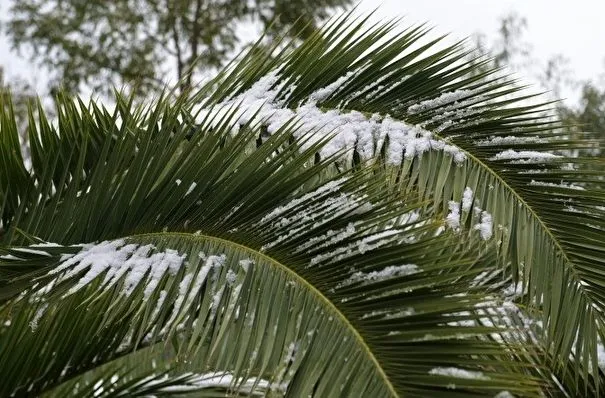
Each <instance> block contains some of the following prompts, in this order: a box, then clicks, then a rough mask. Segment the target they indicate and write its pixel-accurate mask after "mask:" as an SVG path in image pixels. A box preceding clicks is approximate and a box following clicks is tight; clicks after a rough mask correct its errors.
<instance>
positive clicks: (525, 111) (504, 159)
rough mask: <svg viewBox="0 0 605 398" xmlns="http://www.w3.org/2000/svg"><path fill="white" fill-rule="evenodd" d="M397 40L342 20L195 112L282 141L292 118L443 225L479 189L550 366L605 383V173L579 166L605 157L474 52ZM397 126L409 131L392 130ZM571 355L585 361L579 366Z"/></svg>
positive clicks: (245, 73) (244, 67)
mask: <svg viewBox="0 0 605 398" xmlns="http://www.w3.org/2000/svg"><path fill="white" fill-rule="evenodd" d="M392 30H393V26H392V25H384V26H377V27H374V28H369V29H368V28H365V24H364V21H362V22H360V23H357V22H355V21H353V22H351V20H350V19H349V18H344V19H337V20H335V21H334V22H333V24H332V25H331V26H329V27H328V28H327V30H326V31H325V32H322V33H318V34H316V35H315V37H313V38H312V39H310V40H309V41H308V42H306V43H305V44H303V45H302V46H300V47H298V48H297V49H296V50H294V51H292V52H290V53H286V54H279V55H277V56H275V57H273V58H268V59H259V60H254V61H251V60H248V59H246V60H244V61H243V62H242V63H240V64H238V65H236V66H234V67H233V70H234V71H237V73H233V74H231V75H227V76H221V78H220V84H217V86H218V89H217V90H216V91H215V92H213V93H212V94H208V92H207V91H206V90H204V91H203V92H202V93H201V94H200V96H199V98H196V99H195V101H200V100H202V101H205V102H203V106H202V108H206V109H207V108H209V107H211V106H213V107H218V108H221V107H225V106H228V105H231V104H236V103H241V104H243V106H244V107H247V109H245V111H246V112H247V114H246V113H243V112H242V117H241V120H249V118H250V114H251V113H253V112H254V111H255V110H258V111H259V114H260V115H262V116H263V117H264V118H265V120H267V122H266V123H267V125H268V126H269V129H270V130H271V128H276V127H278V126H279V125H280V123H281V121H282V120H283V116H284V115H287V114H288V110H289V112H290V114H292V115H293V116H298V117H299V118H301V119H302V120H303V122H304V123H306V125H307V126H311V127H314V128H318V129H320V130H321V131H320V132H323V133H324V134H326V133H331V134H335V135H336V138H335V139H334V140H333V143H335V144H334V145H335V146H336V147H337V148H338V149H342V150H345V151H346V152H348V157H347V159H348V161H347V164H343V166H344V167H348V166H350V165H351V164H355V163H356V159H359V158H371V157H373V156H376V155H378V154H386V155H385V156H386V163H390V164H391V166H390V167H395V168H398V169H399V176H400V177H399V178H397V179H394V180H393V181H394V182H395V183H396V184H395V186H396V189H397V190H399V191H400V192H417V193H419V194H420V195H421V196H422V197H426V198H430V199H431V200H432V203H433V205H434V206H435V209H436V210H437V211H443V212H447V211H448V202H449V201H450V200H452V199H453V200H455V201H459V200H461V199H462V196H463V191H465V189H466V188H470V190H471V191H472V199H473V204H474V206H475V207H477V208H480V209H483V210H485V211H487V212H488V213H489V214H491V216H492V220H493V226H494V230H493V234H494V240H495V241H496V242H497V243H498V244H499V245H500V249H501V253H502V255H503V265H504V266H505V267H506V268H507V269H508V272H510V275H512V276H513V277H514V278H515V280H521V281H522V282H523V284H524V286H525V292H526V294H525V297H524V302H525V303H526V304H528V305H531V306H533V307H535V308H538V309H540V313H541V315H540V317H541V318H542V321H543V322H544V325H545V328H544V334H545V340H544V342H545V344H546V350H547V351H548V352H549V353H550V354H549V356H550V355H553V356H554V359H553V362H551V363H549V364H548V366H550V367H551V368H552V369H556V372H559V371H561V370H562V369H566V368H568V365H570V364H571V365H572V367H573V368H574V373H576V375H580V376H581V377H583V378H585V379H587V380H588V379H592V376H591V374H599V373H601V372H602V370H600V369H599V368H598V365H597V363H598V358H597V344H598V342H599V341H601V342H602V341H603V337H604V336H605V323H604V322H605V296H604V295H603V292H604V291H605V279H604V276H605V273H604V271H603V270H604V269H605V263H604V258H605V257H603V253H604V251H605V246H604V245H603V242H605V240H604V239H603V236H604V235H603V234H604V231H605V224H604V222H603V219H604V218H603V216H605V213H604V211H605V210H604V208H603V203H605V192H603V191H602V190H600V189H599V188H598V186H599V184H600V181H601V180H602V172H600V171H599V170H600V166H601V165H602V163H603V160H602V159H599V158H581V157H569V156H568V155H567V154H569V153H572V152H573V149H574V148H594V146H595V145H602V143H600V142H595V141H594V140H593V139H585V140H582V139H574V140H572V139H569V137H567V136H565V135H564V133H563V132H561V131H560V130H559V129H558V125H557V122H556V121H552V119H551V118H550V117H548V114H547V108H546V105H547V104H545V105H539V104H538V105H527V104H526V103H525V102H524V101H526V100H529V99H531V96H529V95H525V94H523V93H521V92H520V90H521V88H520V87H516V86H515V85H514V83H513V82H512V81H511V80H510V79H508V78H506V77H504V78H502V77H497V75H498V73H497V72H498V71H495V70H490V71H488V72H484V73H480V74H473V73H470V72H472V65H474V64H473V63H471V62H469V61H465V56H466V55H467V53H466V52H465V51H464V49H463V47H461V46H459V45H457V46H453V47H449V48H447V47H446V48H444V49H442V50H437V51H435V50H434V47H435V46H434V44H435V42H428V44H426V45H423V44H422V39H423V38H424V33H425V32H424V31H423V30H422V28H412V29H409V30H407V31H405V32H403V33H402V34H398V35H391V32H392ZM261 65H262V66H263V67H260V66H261ZM491 76H496V77H491ZM263 79H264V81H263ZM259 81H262V82H263V83H262V84H259V83H258V82H259ZM204 99H205V100H204ZM358 112H359V113H358ZM317 115H321V117H319V118H318V119H317ZM314 118H316V119H314ZM389 118H392V119H395V120H396V121H398V122H401V124H400V125H398V126H397V127H396V128H395V129H391V130H389V128H390V126H389V124H391V121H392V119H389ZM332 121H335V122H333V123H332ZM304 123H303V125H304ZM322 124H325V125H326V126H325V127H324V126H323V125H322ZM385 125H386V126H385ZM322 128H323V129H322ZM414 128H416V130H413V129H414ZM393 130H394V131H393ZM320 135H321V134H320ZM402 142H403V144H402ZM328 148H330V146H328ZM325 152H327V153H329V151H325ZM591 165H592V166H591ZM597 166H598V167H597ZM464 216H465V215H464V214H463V217H464ZM469 226H470V227H471V231H472V230H473V228H472V227H473V225H472V224H470V225H469ZM474 233H477V232H474ZM573 330H577V331H578V336H581V338H580V339H576V335H575V334H574V333H570V331H573ZM573 353H575V354H573ZM572 355H578V356H579V357H580V358H583V359H582V360H573V361H572V362H569V361H570V358H571V356H572ZM601 380H603V379H601ZM598 384H599V385H597V386H594V388H595V389H596V390H598V389H599V388H600V389H602V388H603V387H604V385H603V384H602V381H601V382H599V383H598ZM571 389H572V390H574V387H571ZM578 392H579V390H577V391H575V392H573V393H578Z"/></svg>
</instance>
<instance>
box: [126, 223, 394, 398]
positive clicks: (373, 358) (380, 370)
mask: <svg viewBox="0 0 605 398" xmlns="http://www.w3.org/2000/svg"><path fill="white" fill-rule="evenodd" d="M162 236H181V237H185V238H189V239H206V240H210V241H215V242H218V243H223V244H225V245H228V246H235V247H236V248H238V249H240V250H243V251H247V252H252V253H254V254H255V255H256V256H259V257H261V258H262V259H264V260H266V261H267V262H268V263H270V264H274V265H275V266H276V267H277V268H279V269H281V270H282V271H284V272H286V273H287V274H289V275H290V276H292V277H293V278H294V279H296V280H297V281H298V282H299V283H300V284H301V285H302V286H304V287H306V288H307V289H308V290H309V291H310V292H311V294H313V295H315V296H316V297H317V299H318V300H319V301H320V302H322V303H323V304H324V305H326V306H327V307H328V309H329V310H331V311H332V312H333V313H334V314H336V316H337V317H339V318H340V320H341V321H342V322H343V323H344V324H345V326H346V327H347V328H348V329H349V330H350V331H351V332H352V333H353V336H354V337H355V339H356V340H357V342H358V344H359V345H360V346H361V347H362V349H363V350H364V351H365V352H366V354H367V356H368V357H369V358H370V360H371V361H372V363H373V364H374V366H375V367H376V370H377V372H378V374H379V375H380V377H381V378H382V379H383V381H384V382H385V384H386V386H387V388H388V390H389V392H390V393H391V395H392V396H393V397H397V398H398V397H399V394H398V393H397V391H396V389H395V387H394V386H393V384H392V383H391V380H390V379H389V377H388V376H387V374H386V372H385V370H384V369H383V367H382V365H381V364H380V362H379V361H378V359H377V358H376V356H375V355H374V353H373V352H372V350H371V349H370V347H369V345H368V344H367V343H366V341H365V340H364V338H363V336H362V335H361V334H360V333H359V331H358V330H357V329H356V328H355V327H354V326H353V324H352V323H351V322H350V321H349V319H348V318H347V317H346V315H345V314H343V313H342V311H340V310H339V309H338V307H337V306H336V305H334V303H333V302H332V301H331V300H330V299H328V298H327V297H326V296H325V295H324V294H323V293H322V292H321V291H320V290H318V289H317V288H316V287H315V286H313V285H312V284H311V283H309V282H308V281H307V280H306V279H305V278H303V277H302V276H301V275H299V274H298V273H296V272H295V271H294V270H292V269H291V268H289V267H287V266H286V265H285V264H282V263H281V262H279V261H277V260H275V259H274V258H273V257H270V256H268V255H266V254H265V253H262V252H260V251H258V250H255V249H253V248H251V247H248V246H245V245H243V244H241V243H238V242H235V241H232V240H228V239H224V238H219V237H216V236H212V235H204V234H195V235H194V234H192V233H186V232H150V233H143V234H138V235H131V236H129V237H128V239H135V240H136V239H137V238H144V237H162Z"/></svg>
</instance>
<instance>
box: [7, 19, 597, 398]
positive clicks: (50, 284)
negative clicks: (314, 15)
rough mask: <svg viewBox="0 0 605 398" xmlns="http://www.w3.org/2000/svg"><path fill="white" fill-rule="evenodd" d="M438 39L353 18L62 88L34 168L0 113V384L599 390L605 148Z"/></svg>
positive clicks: (131, 388)
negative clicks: (128, 90) (195, 83)
mask: <svg viewBox="0 0 605 398" xmlns="http://www.w3.org/2000/svg"><path fill="white" fill-rule="evenodd" d="M439 40H440V39H439V38H438V39H436V40H427V29H426V28H425V27H424V26H417V27H412V28H409V29H407V30H403V31H397V24H396V23H395V22H393V23H388V24H384V25H374V26H368V23H367V20H366V19H362V20H357V19H354V18H353V17H352V16H351V15H345V16H343V17H340V18H336V19H334V20H333V21H331V22H330V23H329V24H328V26H326V27H325V28H324V29H323V30H322V31H321V32H317V33H316V34H314V35H313V36H311V37H310V38H309V39H308V40H307V41H305V42H304V43H303V44H302V45H299V46H295V45H293V44H292V43H287V42H276V43H275V44H274V46H273V47H271V48H268V49H267V48H266V47H260V46H258V47H254V48H253V49H251V50H250V51H249V52H247V53H246V54H243V55H242V56H241V57H239V58H238V59H237V60H236V61H234V62H233V63H232V64H231V65H230V66H228V67H227V68H226V69H225V70H224V71H223V72H221V73H220V74H219V75H218V76H217V77H216V78H215V79H214V80H212V81H211V82H209V83H208V84H206V85H204V86H203V87H202V88H201V89H200V90H199V92H198V93H195V94H194V95H191V96H189V98H187V97H185V96H180V97H178V98H171V97H170V96H169V95H166V96H162V97H160V98H158V99H156V100H155V101H153V103H152V104H150V105H136V104H134V103H133V101H132V100H130V99H128V98H124V97H122V96H120V95H117V96H116V102H117V105H116V107H115V110H113V111H110V110H107V109H106V108H104V107H103V106H101V105H99V104H96V103H95V102H90V104H89V105H86V104H85V103H83V102H82V101H80V100H79V99H71V98H67V97H63V98H60V99H59V101H58V103H59V108H58V120H57V121H56V123H51V122H49V121H48V120H47V119H46V118H45V116H44V112H43V111H42V110H41V109H39V111H38V114H39V115H40V116H39V117H38V118H37V119H36V120H34V117H33V116H31V117H30V123H29V128H28V134H29V140H30V143H31V144H30V145H31V154H32V166H31V168H30V169H28V168H26V167H25V166H24V164H23V160H22V158H21V154H20V151H19V142H18V138H17V136H18V131H17V130H18V129H17V127H16V125H15V121H14V115H13V114H12V110H11V105H10V103H8V102H4V103H3V104H2V106H1V107H0V108H1V115H0V170H1V173H0V216H1V224H0V228H1V229H0V256H1V257H0V281H1V282H0V300H1V301H0V373H1V374H2V383H0V396H34V395H46V396H59V397H63V396H72V395H75V396H112V397H113V396H140V395H142V396H166V395H177V396H183V395H191V396H196V397H197V396H225V395H229V396H258V395H260V396H264V395H268V396H283V395H288V396H292V397H306V396H316V397H332V396H354V397H358V396H359V397H361V396H364V397H366V396H367V397H382V396H412V397H428V396H436V397H448V396H452V397H468V396H497V397H500V398H503V397H510V396H599V395H603V391H604V387H605V385H604V384H605V382H604V380H605V377H604V370H603V367H599V352H602V350H603V348H602V342H603V341H604V339H605V327H604V326H605V325H604V321H605V313H604V310H605V293H604V292H605V290H604V289H603V288H604V286H605V267H604V265H605V264H604V263H605V258H604V256H603V253H604V252H605V243H604V242H605V239H604V238H605V221H604V220H605V219H604V217H603V216H605V209H604V208H603V207H602V205H603V200H604V199H605V193H604V192H603V190H602V189H601V188H600V187H602V178H603V174H602V172H593V171H591V170H592V169H591V166H592V165H597V164H598V162H602V160H599V159H593V158H580V157H573V158H571V157H566V156H565V155H564V154H565V153H571V150H573V149H577V148H582V147H587V146H594V145H595V142H593V141H589V140H588V139H585V140H584V139H574V140H570V139H568V138H567V137H566V136H565V135H564V133H563V132H561V131H560V130H559V124H558V123H557V122H556V121H553V120H552V119H551V118H550V117H549V114H548V112H547V111H548V106H549V105H548V104H541V105H540V104H538V105H532V104H528V102H527V101H528V99H532V98H534V96H532V95H528V94H525V91H523V88H521V87H519V86H517V85H516V83H515V82H514V81H512V80H511V79H510V78H508V77H503V76H502V73H500V71H497V70H493V69H487V70H483V71H482V72H480V73H477V70H478V69H477V68H478V67H479V66H481V64H482V63H485V62H488V61H487V60H479V61H477V60H473V61H469V60H468V59H467V55H468V54H467V51H466V50H465V49H464V47H463V46H462V45H461V44H458V45H454V46H451V47H443V46H440V45H439V44H438V42H439ZM32 115H33V112H32ZM596 144H597V145H599V144H600V143H598V142H597V143H596ZM597 170H598V169H597ZM601 365H602V364H601Z"/></svg>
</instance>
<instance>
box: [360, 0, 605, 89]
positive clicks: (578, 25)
mask: <svg viewBox="0 0 605 398" xmlns="http://www.w3.org/2000/svg"><path fill="white" fill-rule="evenodd" d="M377 7H378V10H377V12H376V16H377V18H384V19H389V18H393V17H395V16H403V17H404V23H405V22H406V21H407V22H408V23H410V24H411V23H416V22H429V24H430V25H431V26H435V27H436V31H437V32H440V33H452V35H453V36H454V37H456V38H460V39H461V38H465V37H468V36H470V35H472V34H473V33H475V32H483V33H485V34H486V35H487V36H488V41H493V39H494V38H495V37H497V31H498V28H499V19H500V17H502V16H504V15H506V14H509V13H511V12H513V11H514V12H516V13H518V14H519V15H521V16H523V17H525V18H526V19H527V22H528V28H527V31H526V32H525V36H524V39H525V41H527V42H529V43H531V45H532V48H533V51H532V56H533V57H536V58H538V59H540V60H541V61H542V62H544V63H546V60H547V59H549V58H550V57H552V56H553V55H555V54H562V55H564V56H565V57H567V58H569V59H570V67H571V69H572V70H573V71H574V72H575V73H576V74H577V75H576V78H578V79H597V77H598V75H600V74H602V73H603V72H605V24H604V23H603V17H605V1H604V0H574V1H570V0H421V1H410V0H362V1H361V3H360V10H361V11H371V10H373V9H374V8H377ZM490 39H491V40H490Z"/></svg>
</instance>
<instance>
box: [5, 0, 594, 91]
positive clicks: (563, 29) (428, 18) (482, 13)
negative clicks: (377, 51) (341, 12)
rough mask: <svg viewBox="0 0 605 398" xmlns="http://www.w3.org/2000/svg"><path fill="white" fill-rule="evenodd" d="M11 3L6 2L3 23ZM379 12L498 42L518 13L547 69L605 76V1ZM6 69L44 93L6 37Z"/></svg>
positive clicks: (384, 3)
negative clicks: (564, 66) (507, 20)
mask: <svg viewBox="0 0 605 398" xmlns="http://www.w3.org/2000/svg"><path fill="white" fill-rule="evenodd" d="M7 5H8V0H0V19H4V18H2V17H3V16H4V15H6V14H5V13H6V12H7ZM376 7H378V10H377V13H376V15H375V19H384V20H388V19H390V18H393V17H397V16H403V17H404V21H403V23H404V24H407V25H409V24H413V23H419V22H429V23H430V25H431V26H435V27H436V29H435V32H436V33H452V36H453V37H454V38H464V37H467V36H470V35H472V34H473V33H475V32H483V33H485V34H486V35H487V38H488V42H491V41H493V39H494V38H495V37H496V35H497V30H498V27H499V23H498V20H499V18H500V17H501V16H503V15H505V14H508V13H510V12H511V11H516V12H517V13H518V14H520V15H522V16H524V17H525V18H526V19H527V21H528V29H527V31H526V35H525V41H527V42H529V43H531V44H532V48H533V51H532V56H533V57H535V58H538V59H539V60H540V62H542V63H545V62H546V60H547V59H548V58H550V57H551V56H553V55H555V54H562V55H564V56H566V57H568V58H569V59H570V61H571V63H570V67H571V69H572V70H573V71H574V72H575V73H576V76H575V78H577V79H594V80H596V79H597V78H598V76H599V75H600V74H601V73H603V72H605V63H604V60H605V24H604V23H603V17H604V16H605V1H604V0H575V1H569V0H550V1H549V0H421V1H417V0H415V1H410V0H362V1H361V3H360V6H359V10H360V11H371V10H373V9H374V8H376ZM0 65H2V66H4V68H5V71H6V75H7V78H8V79H11V78H12V77H14V76H17V75H19V76H23V77H25V78H26V79H27V80H29V81H30V83H33V84H34V86H35V87H37V88H38V89H39V90H42V88H43V87H44V83H45V80H46V79H45V78H44V74H43V73H42V71H40V70H39V69H37V68H36V67H35V66H33V65H32V64H31V62H28V61H26V60H23V59H19V57H18V56H17V55H16V54H14V53H11V52H10V51H9V45H8V43H7V41H6V38H5V37H3V36H0Z"/></svg>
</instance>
